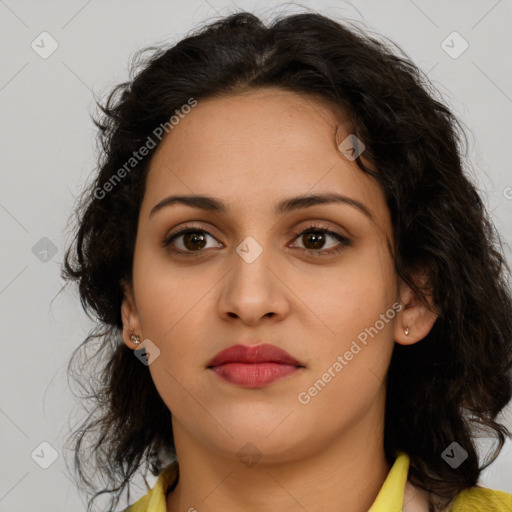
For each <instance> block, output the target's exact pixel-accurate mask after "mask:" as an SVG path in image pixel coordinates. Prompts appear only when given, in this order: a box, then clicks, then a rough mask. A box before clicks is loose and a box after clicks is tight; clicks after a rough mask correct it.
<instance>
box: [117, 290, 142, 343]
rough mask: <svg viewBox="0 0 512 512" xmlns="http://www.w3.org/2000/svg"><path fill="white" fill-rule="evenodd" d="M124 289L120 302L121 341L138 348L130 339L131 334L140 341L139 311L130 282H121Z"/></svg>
mask: <svg viewBox="0 0 512 512" xmlns="http://www.w3.org/2000/svg"><path fill="white" fill-rule="evenodd" d="M121 285H122V287H123V291H124V297H123V302H122V304H121V317H122V320H123V341H124V342H125V343H126V345H128V347H129V348H131V349H135V348H138V345H136V344H135V343H133V341H131V339H130V338H131V335H132V334H134V335H135V336H139V338H140V340H141V341H142V340H143V339H144V338H143V336H142V331H141V327H140V319H139V313H138V311H137V307H136V305H135V297H134V293H133V288H132V286H131V285H130V284H128V283H126V282H123V283H121Z"/></svg>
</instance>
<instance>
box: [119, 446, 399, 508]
mask: <svg viewBox="0 0 512 512" xmlns="http://www.w3.org/2000/svg"><path fill="white" fill-rule="evenodd" d="M408 472H409V456H408V455H407V454H406V453H404V452H398V456H397V458H396V459H395V462H394V464H393V466H392V468H391V470H390V471H389V473H388V476H387V477H386V480H385V481H384V483H383V484H382V487H381V489H380V491H379V494H378V495H377V497H376V498H375V501H374V502H373V505H372V506H371V507H370V509H369V510H368V512H389V511H390V510H402V505H403V501H404V489H405V483H406V481H407V474H408ZM178 474H179V471H178V463H177V461H174V462H172V463H171V464H169V465H168V466H167V467H166V468H164V470H163V471H162V472H161V473H160V475H159V476H158V479H157V481H156V483H155V485H154V487H153V489H151V490H150V491H149V492H148V493H147V494H146V495H145V496H143V497H142V498H141V499H140V500H139V501H137V502H136V503H134V504H133V505H131V506H130V507H128V508H127V509H126V510H125V511H124V512H166V510H167V504H166V492H167V489H168V488H169V487H170V486H173V485H175V483H176V482H177V479H178Z"/></svg>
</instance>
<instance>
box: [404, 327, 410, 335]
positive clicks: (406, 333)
mask: <svg viewBox="0 0 512 512" xmlns="http://www.w3.org/2000/svg"><path fill="white" fill-rule="evenodd" d="M404 332H405V335H406V336H408V335H409V327H406V328H405V331H404Z"/></svg>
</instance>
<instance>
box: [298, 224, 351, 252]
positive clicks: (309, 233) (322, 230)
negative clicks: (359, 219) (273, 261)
mask: <svg viewBox="0 0 512 512" xmlns="http://www.w3.org/2000/svg"><path fill="white" fill-rule="evenodd" d="M296 239H298V240H300V241H302V243H303V247H300V246H299V249H303V250H304V251H306V252H307V253H309V254H312V255H314V256H329V255H331V254H336V253H338V252H340V251H342V250H343V249H344V248H345V247H347V246H350V245H351V241H350V240H349V239H348V238H346V237H345V236H343V235H341V234H339V233H336V232H334V231H331V230H329V229H327V227H326V226H314V225H312V226H309V227H308V228H307V229H305V230H303V231H301V232H300V233H298V234H297V235H296ZM329 239H333V240H336V241H337V242H338V244H331V245H330V246H329V247H327V248H326V247H325V244H326V243H327V242H328V240H329ZM336 245H338V247H336ZM333 247H334V248H333Z"/></svg>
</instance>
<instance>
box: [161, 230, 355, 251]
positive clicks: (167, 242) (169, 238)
mask: <svg viewBox="0 0 512 512" xmlns="http://www.w3.org/2000/svg"><path fill="white" fill-rule="evenodd" d="M198 232H200V233H204V234H207V235H209V236H211V237H212V238H215V237H214V236H213V235H211V234H210V233H208V231H206V230H205V229H203V228H201V227H200V226H194V225H189V226H186V227H185V228H183V229H182V230H180V231H178V232H176V233H173V234H172V235H169V236H167V237H166V238H165V239H164V240H162V245H163V247H164V248H169V246H170V244H171V242H172V241H173V240H174V239H176V238H178V237H179V236H181V235H186V234H188V233H198ZM311 232H313V233H316V232H323V233H326V234H328V235H330V236H332V237H333V238H335V239H336V240H338V241H339V242H341V245H340V246H339V247H337V248H335V249H328V250H322V249H319V250H315V249H305V248H302V247H298V249H301V250H302V251H303V252H306V253H308V254H309V255H311V256H314V257H322V256H332V255H334V254H338V253H340V252H341V251H343V250H344V249H345V248H346V247H349V246H350V245H351V244H352V242H351V241H350V240H349V239H348V238H346V237H345V236H343V235H340V234H339V233H336V232H335V231H331V230H330V229H329V228H328V226H325V225H321V224H310V225H309V226H308V227H307V228H305V229H303V230H302V231H300V232H298V233H295V234H294V240H296V239H298V238H299V237H301V236H302V235H305V234H307V233H311ZM168 250H170V251H171V252H172V253H174V254H180V255H186V256H187V257H198V256H201V255H202V253H204V249H202V250H200V251H182V250H174V249H170V248H169V249H168ZM194 253H195V254H194Z"/></svg>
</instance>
